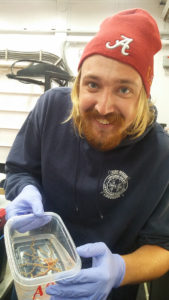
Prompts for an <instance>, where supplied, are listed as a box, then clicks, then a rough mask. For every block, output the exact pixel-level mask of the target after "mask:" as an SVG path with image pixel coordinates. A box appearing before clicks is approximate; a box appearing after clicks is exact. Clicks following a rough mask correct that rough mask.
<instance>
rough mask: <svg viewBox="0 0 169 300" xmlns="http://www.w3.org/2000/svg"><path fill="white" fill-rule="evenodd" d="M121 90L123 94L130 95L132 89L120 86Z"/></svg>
mask: <svg viewBox="0 0 169 300" xmlns="http://www.w3.org/2000/svg"><path fill="white" fill-rule="evenodd" d="M119 92H120V93H121V94H123V95H128V94H129V93H130V89H129V88H128V87H125V86H124V87H120V88H119Z"/></svg>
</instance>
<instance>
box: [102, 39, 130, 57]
mask: <svg viewBox="0 0 169 300" xmlns="http://www.w3.org/2000/svg"><path fill="white" fill-rule="evenodd" d="M121 37H122V39H123V40H121V41H119V40H116V43H115V45H111V42H107V43H106V48H107V49H114V48H117V47H120V46H121V47H122V48H121V53H122V54H123V55H129V53H127V52H125V51H126V49H129V48H130V47H129V44H130V43H131V42H132V41H133V39H130V38H128V37H126V36H124V35H121Z"/></svg>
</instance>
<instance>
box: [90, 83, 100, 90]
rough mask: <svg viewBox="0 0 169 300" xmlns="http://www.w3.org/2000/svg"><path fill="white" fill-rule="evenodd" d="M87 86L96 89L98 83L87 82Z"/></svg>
mask: <svg viewBox="0 0 169 300" xmlns="http://www.w3.org/2000/svg"><path fill="white" fill-rule="evenodd" d="M88 87H89V88H91V89H96V88H97V87H98V85H97V83H95V82H88Z"/></svg>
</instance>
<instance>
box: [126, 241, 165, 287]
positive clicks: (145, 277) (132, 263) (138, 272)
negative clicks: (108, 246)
mask: <svg viewBox="0 0 169 300" xmlns="http://www.w3.org/2000/svg"><path fill="white" fill-rule="evenodd" d="M122 257H123V259H124V260H125V263H126V273H125V276H124V279H123V281H122V283H121V285H126V284H134V283H139V282H144V281H149V280H153V279H155V278H158V277H160V276H162V275H163V274H165V273H166V272H167V271H168V270H169V251H168V250H165V249H164V248H161V247H159V246H155V245H145V246H142V247H140V248H139V249H137V250H136V251H135V252H133V253H131V254H127V255H124V256H122Z"/></svg>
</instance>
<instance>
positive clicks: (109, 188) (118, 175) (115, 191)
mask: <svg viewBox="0 0 169 300" xmlns="http://www.w3.org/2000/svg"><path fill="white" fill-rule="evenodd" d="M127 188H128V176H127V175H126V174H125V173H124V172H123V171H119V170H112V171H108V176H107V177H106V178H105V180H104V182H103V192H102V194H103V195H104V196H105V197H106V198H108V199H117V198H120V197H121V196H122V195H123V194H124V192H125V191H126V190H127Z"/></svg>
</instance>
